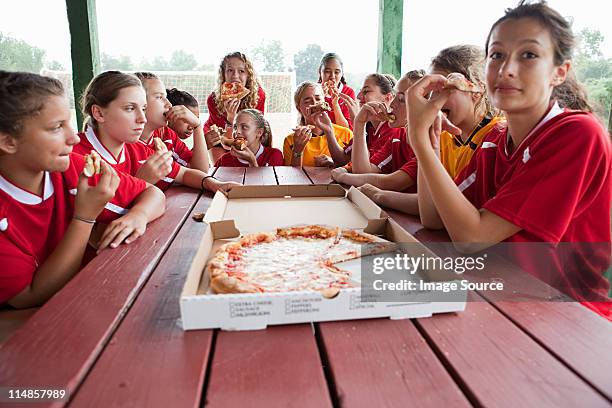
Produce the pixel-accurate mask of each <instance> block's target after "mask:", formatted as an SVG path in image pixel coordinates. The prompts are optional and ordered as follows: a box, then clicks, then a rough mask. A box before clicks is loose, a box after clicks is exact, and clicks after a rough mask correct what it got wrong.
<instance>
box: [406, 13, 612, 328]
mask: <svg viewBox="0 0 612 408" xmlns="http://www.w3.org/2000/svg"><path fill="white" fill-rule="evenodd" d="M573 44H574V38H573V35H572V32H571V26H570V24H569V23H568V22H567V21H566V20H565V19H564V18H563V17H562V16H561V15H560V14H559V13H558V12H556V11H555V10H553V9H551V8H550V7H548V6H547V5H546V4H544V3H535V4H523V3H521V4H519V6H517V7H516V8H514V9H508V10H507V11H506V14H505V16H504V17H502V18H500V19H499V20H498V21H497V22H496V23H495V24H494V25H493V27H492V28H491V31H490V33H489V36H488V38H487V42H486V68H485V72H486V85H487V91H488V94H489V96H490V98H491V101H492V103H493V105H494V106H495V107H496V108H497V109H500V110H501V111H503V112H504V114H505V117H506V122H507V125H506V126H503V127H495V128H493V129H492V130H491V131H490V132H489V134H488V135H486V136H485V138H484V141H483V143H482V147H481V148H480V149H479V150H478V151H477V152H476V154H475V155H474V156H473V158H472V160H471V161H470V163H469V164H468V166H467V167H466V168H465V169H464V170H463V171H462V172H461V174H460V175H459V176H458V177H457V179H456V180H453V179H452V178H451V177H450V175H449V174H448V172H447V171H446V169H445V168H444V167H443V166H442V164H441V163H440V160H439V159H438V157H437V155H436V152H435V148H434V146H433V145H432V141H431V139H430V129H431V127H432V124H434V122H435V121H436V120H439V119H437V118H439V116H438V112H439V111H440V109H441V108H442V107H443V106H444V104H445V103H446V102H447V100H448V99H449V96H450V94H451V93H452V91H449V90H447V89H444V88H443V87H444V83H445V78H444V77H443V76H441V75H428V76H426V77H425V78H423V79H422V80H421V81H419V82H418V83H416V84H415V85H414V86H413V87H412V88H411V89H410V90H409V91H408V93H407V107H408V114H409V115H408V116H409V120H408V136H409V139H410V143H411V145H412V147H413V149H414V151H415V153H416V155H417V157H418V160H419V171H421V172H422V173H423V176H424V178H425V180H426V182H427V185H428V188H429V192H430V194H431V199H432V200H433V203H434V205H435V208H436V210H437V213H436V214H431V216H437V217H438V219H439V222H441V223H442V224H443V225H444V227H445V228H446V230H447V231H448V233H449V235H450V237H451V238H452V240H453V242H454V244H455V246H456V247H457V249H458V250H460V251H462V252H466V253H467V252H470V253H471V252H476V251H479V250H483V249H485V248H488V247H489V246H491V245H494V244H496V243H499V242H502V241H504V242H512V243H516V242H543V243H547V244H546V245H544V247H545V248H546V249H547V250H548V251H549V252H550V254H548V253H547V255H548V256H547V259H546V260H547V261H550V264H549V265H547V268H534V267H533V265H532V263H533V262H534V261H536V260H538V257H540V258H541V257H542V256H543V255H544V253H543V251H542V250H539V252H536V251H532V250H529V251H526V252H525V251H519V250H517V249H515V248H516V245H513V246H511V245H508V246H506V248H507V251H508V252H509V255H511V256H512V257H513V258H514V259H516V260H517V261H518V263H519V265H520V266H521V267H523V268H524V269H525V270H526V271H528V272H529V273H531V274H533V275H535V276H536V277H538V278H539V279H541V280H543V281H545V282H547V283H549V284H550V285H552V286H554V287H556V288H558V289H559V290H561V291H562V292H564V293H566V294H567V295H569V296H571V297H572V298H573V299H575V300H577V301H580V302H581V303H582V304H583V305H585V306H587V307H589V308H590V309H592V310H595V311H596V312H598V313H599V314H601V315H603V316H605V317H607V318H608V319H612V302H611V301H610V299H609V298H608V296H607V293H608V291H609V288H610V285H609V282H608V281H607V280H606V279H605V277H604V276H603V271H605V270H606V268H607V267H608V266H609V263H610V238H611V237H610V194H611V191H612V174H611V173H612V146H611V143H610V139H609V136H608V134H607V132H606V131H605V130H604V129H603V127H602V126H601V124H600V123H599V122H598V120H597V119H596V118H595V117H594V116H593V115H592V114H591V113H589V112H586V111H585V110H563V109H562V108H560V107H559V105H558V103H557V101H556V100H555V94H556V93H557V92H558V89H559V88H558V87H565V88H567V89H569V90H572V91H573V95H574V97H575V102H577V107H585V108H586V110H588V103H587V101H586V99H583V98H582V97H581V96H582V95H584V93H583V92H582V91H581V89H580V87H579V85H578V83H577V82H576V80H575V78H574V76H573V72H572V70H571V66H572V63H571V55H572V50H573ZM432 91H434V93H435V95H434V96H433V97H431V98H429V99H428V98H427V96H428V95H429V94H430V92H432ZM585 243H586V244H585ZM598 243H599V244H598ZM568 246H570V247H571V248H570V249H571V250H572V253H571V254H570V255H569V256H568V254H564V256H563V257H562V255H563V254H560V253H559V252H557V251H558V250H560V249H563V248H565V250H567V247H568ZM601 246H603V247H604V248H603V249H604V250H601V251H598V250H596V248H598V247H601ZM531 247H534V246H531ZM531 247H525V246H521V248H523V249H525V250H526V249H529V248H531ZM502 249H503V248H502Z"/></svg>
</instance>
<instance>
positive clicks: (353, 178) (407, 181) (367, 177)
mask: <svg viewBox="0 0 612 408" xmlns="http://www.w3.org/2000/svg"><path fill="white" fill-rule="evenodd" d="M332 176H334V180H336V181H338V182H339V183H343V184H348V185H350V186H355V187H359V186H362V185H364V184H372V185H373V186H375V187H378V188H380V189H382V190H392V191H403V190H405V189H407V188H409V187H411V186H412V185H413V184H414V180H413V179H412V177H410V176H409V175H408V174H406V172H404V171H402V170H397V171H395V172H393V173H391V174H373V173H367V174H351V173H346V172H345V173H342V174H334V173H332Z"/></svg>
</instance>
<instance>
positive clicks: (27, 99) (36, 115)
mask: <svg viewBox="0 0 612 408" xmlns="http://www.w3.org/2000/svg"><path fill="white" fill-rule="evenodd" d="M134 79H135V78H134ZM77 143H79V138H78V136H77V135H76V132H75V131H74V130H73V129H72V127H71V126H70V107H69V104H68V98H67V97H66V95H65V93H64V89H63V87H62V84H61V83H60V82H59V81H57V80H56V79H52V78H47V77H43V76H40V75H36V74H30V73H23V72H6V71H0V263H1V264H2V268H1V269H0V304H5V303H8V305H10V306H12V307H15V308H27V307H33V306H39V305H41V304H43V303H44V302H46V301H47V299H49V298H50V297H51V296H53V294H54V293H55V292H57V291H58V290H60V289H61V288H62V287H63V286H64V285H65V284H66V283H67V282H68V281H69V280H70V279H71V278H72V277H73V276H74V275H75V274H76V273H77V272H78V270H79V268H80V266H81V265H82V264H83V263H84V257H85V258H90V257H91V256H93V255H94V253H93V251H91V249H92V248H91V247H89V249H90V251H87V252H86V248H87V243H88V241H89V239H90V235H95V236H101V239H100V241H99V247H98V249H99V250H102V249H103V248H105V247H107V246H110V247H112V248H115V247H117V246H118V245H119V244H120V243H122V242H125V243H131V242H133V241H134V240H136V239H137V238H138V237H139V236H141V235H142V234H143V233H144V231H145V229H146V226H147V223H148V222H150V221H152V220H154V219H155V218H157V217H159V216H160V215H162V214H163V212H164V206H165V199H164V195H163V194H162V193H161V192H160V191H159V190H158V189H157V188H155V187H153V186H151V185H149V184H147V183H145V182H144V181H142V180H138V179H135V178H133V177H131V176H129V175H127V174H123V173H120V172H115V171H114V170H113V169H112V167H111V166H109V165H108V164H106V163H104V162H102V163H101V164H100V169H101V173H100V174H99V175H94V176H92V177H86V176H85V175H84V174H83V168H84V165H85V163H84V159H83V156H81V155H79V154H76V153H74V152H73V147H74V146H75V145H76V144H77ZM87 153H89V152H87ZM105 224H108V227H106V229H104V230H102V229H101V228H98V227H99V226H101V225H105ZM94 226H95V227H96V228H94ZM94 230H95V231H99V232H100V234H95V233H94ZM85 262H86V261H85Z"/></svg>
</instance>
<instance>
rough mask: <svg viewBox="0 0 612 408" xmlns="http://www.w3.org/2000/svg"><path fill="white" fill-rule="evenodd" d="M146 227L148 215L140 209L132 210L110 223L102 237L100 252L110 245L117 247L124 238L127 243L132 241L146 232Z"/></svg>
mask: <svg viewBox="0 0 612 408" xmlns="http://www.w3.org/2000/svg"><path fill="white" fill-rule="evenodd" d="M146 229H147V217H146V215H145V214H143V213H141V212H138V211H130V212H128V213H127V214H126V215H124V216H123V217H121V218H118V219H116V220H114V221H113V222H111V223H110V224H108V227H106V229H105V230H104V233H103V234H102V238H100V244H99V246H98V253H100V252H101V251H102V250H103V249H104V248H106V247H108V246H110V247H111V248H117V247H118V246H119V244H121V243H122V242H123V241H124V240H125V243H126V244H129V243H132V242H134V241H135V240H136V239H137V238H138V237H139V236H141V235H142V234H144V232H145V231H146Z"/></svg>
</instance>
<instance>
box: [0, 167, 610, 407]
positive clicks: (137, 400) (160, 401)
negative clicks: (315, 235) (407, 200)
mask: <svg viewBox="0 0 612 408" xmlns="http://www.w3.org/2000/svg"><path fill="white" fill-rule="evenodd" d="M214 171H215V177H217V178H218V179H222V180H234V181H239V182H243V183H244V184H251V185H256V184H257V185H261V184H311V183H316V184H327V183H330V182H331V178H330V171H329V170H328V169H323V168H304V169H299V168H294V167H275V168H272V167H265V168H248V169H245V168H218V169H215V170H214ZM211 199H212V195H211V194H208V193H205V194H199V193H197V192H194V191H192V190H188V189H186V188H183V187H173V188H172V189H171V190H170V191H169V192H168V194H167V206H168V210H167V213H166V214H165V215H164V216H163V217H162V218H160V219H159V220H157V221H155V222H153V223H152V224H151V225H150V226H149V229H148V231H147V233H146V234H145V235H144V236H143V237H141V238H140V239H139V240H138V241H137V242H135V243H133V244H131V245H123V246H121V247H120V248H118V249H115V250H112V251H111V250H108V251H105V252H103V253H102V254H101V255H100V256H98V257H97V258H95V259H94V260H93V261H92V262H91V263H90V264H89V265H88V266H87V267H86V268H85V269H84V270H82V271H81V272H80V273H79V274H78V275H77V276H76V277H75V278H74V279H72V281H70V282H69V283H68V284H67V285H66V286H65V287H64V288H63V289H62V290H61V291H60V292H59V293H58V294H56V295H55V296H54V297H53V298H52V299H51V300H50V301H49V302H47V303H46V304H45V305H44V306H43V307H41V308H40V309H39V310H37V311H36V312H35V313H34V314H33V315H32V316H31V317H30V318H29V320H27V322H26V323H25V324H23V325H22V326H21V327H20V328H19V329H18V330H17V331H16V332H15V333H14V334H12V336H11V337H9V338H8V339H7V340H6V341H5V342H4V343H3V344H2V345H1V346H0V390H2V389H4V390H6V389H8V388H10V387H21V388H36V387H38V388H47V389H49V388H55V389H65V390H68V393H69V395H70V398H69V399H66V400H63V401H55V402H54V403H51V402H49V401H47V403H46V404H40V405H36V406H45V405H47V406H74V407H81V406H83V407H85V406H86V407H92V406H100V407H113V406H138V407H141V406H146V407H158V406H159V407H193V406H198V405H207V406H223V407H232V406H240V407H242V406H266V407H270V406H279V407H286V406H297V407H302V406H313V407H325V406H348V407H353V406H357V407H359V406H364V407H373V406H375V407H378V406H398V407H407V406H418V407H429V406H430V407H440V406H447V407H451V406H452V407H457V406H491V407H505V406H508V407H510V406H512V407H515V406H524V407H545V406H551V407H552V406H554V407H559V406H585V407H586V406H588V407H592V406H612V325H610V324H609V323H608V322H607V321H606V320H604V319H602V318H600V317H599V316H597V315H595V314H593V313H591V312H589V311H588V310H587V309H585V308H584V307H582V306H581V305H579V304H577V303H568V302H565V303H562V302H509V301H495V300H493V299H491V298H489V297H487V295H486V294H482V293H475V292H474V293H470V300H471V301H470V302H468V304H467V305H466V310H465V311H464V312H461V313H448V314H440V315H434V316H433V317H430V318H422V319H408V320H390V319H370V320H350V321H340V322H329V323H314V324H296V325H283V326H271V327H268V328H267V329H266V330H260V331H244V332H226V331H219V330H195V331H187V332H185V331H183V330H182V328H181V323H180V311H179V297H180V293H181V290H182V287H183V283H184V279H185V277H186V273H187V271H188V267H189V264H190V262H191V259H192V258H193V256H194V254H195V252H196V250H197V244H198V243H199V239H200V237H201V235H202V233H203V232H204V230H205V228H207V227H206V224H205V223H197V222H192V221H191V219H190V214H191V213H192V212H204V211H206V209H207V208H208V206H209V205H210V202H211ZM389 214H390V216H391V217H392V218H393V219H395V220H396V221H397V222H398V223H400V225H402V226H403V227H404V228H405V229H406V230H407V231H409V232H410V233H412V234H414V235H415V236H416V237H417V238H418V239H419V240H421V241H424V242H426V241H440V240H445V239H447V237H446V236H445V234H444V233H441V232H432V231H427V230H424V229H423V228H422V226H421V225H420V224H419V220H418V218H416V217H411V216H407V215H402V214H400V213H398V212H396V211H389ZM0 319H1V317H0ZM2 387H4V388H2ZM0 405H2V403H0ZM2 406H4V405H2ZM15 406H20V407H23V406H26V405H24V404H23V403H20V404H16V405H15Z"/></svg>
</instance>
